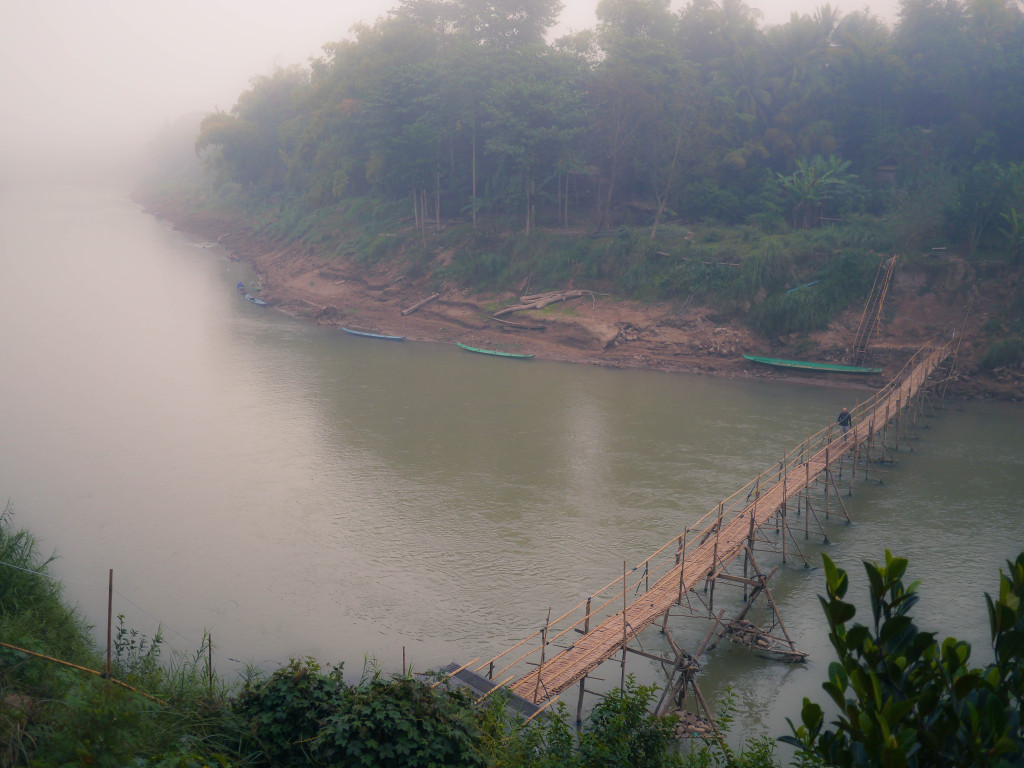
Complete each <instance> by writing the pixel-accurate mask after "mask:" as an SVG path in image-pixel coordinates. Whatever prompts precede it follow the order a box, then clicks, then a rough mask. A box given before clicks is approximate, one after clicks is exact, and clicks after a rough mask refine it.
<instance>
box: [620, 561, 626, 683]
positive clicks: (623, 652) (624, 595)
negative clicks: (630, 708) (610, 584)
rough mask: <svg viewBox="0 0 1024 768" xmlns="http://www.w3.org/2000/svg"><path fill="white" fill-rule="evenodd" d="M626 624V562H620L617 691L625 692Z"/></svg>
mask: <svg viewBox="0 0 1024 768" xmlns="http://www.w3.org/2000/svg"><path fill="white" fill-rule="evenodd" d="M627 627H628V622H627V621H626V561H625V560H623V561H622V682H621V683H620V684H619V690H622V691H624V690H626V638H627V634H628V633H627Z"/></svg>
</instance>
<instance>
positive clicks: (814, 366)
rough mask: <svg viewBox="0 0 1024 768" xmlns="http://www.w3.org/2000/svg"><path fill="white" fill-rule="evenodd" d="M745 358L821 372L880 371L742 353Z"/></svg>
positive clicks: (767, 363)
mask: <svg viewBox="0 0 1024 768" xmlns="http://www.w3.org/2000/svg"><path fill="white" fill-rule="evenodd" d="M743 357H745V358H746V359H747V360H751V361H753V362H755V363H764V364H765V365H773V366H775V367H776V368H795V369H797V370H801V371H821V372H822V373H881V372H882V369H881V368H864V367H862V366H859V365H839V364H838V363H812V362H809V361H807V360H782V359H780V358H778V357H757V356H756V355H744V356H743Z"/></svg>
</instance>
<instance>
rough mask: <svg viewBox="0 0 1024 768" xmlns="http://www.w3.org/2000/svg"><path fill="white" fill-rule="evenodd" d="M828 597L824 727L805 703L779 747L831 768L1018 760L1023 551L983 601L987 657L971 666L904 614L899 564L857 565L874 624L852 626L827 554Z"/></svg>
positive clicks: (910, 596)
mask: <svg viewBox="0 0 1024 768" xmlns="http://www.w3.org/2000/svg"><path fill="white" fill-rule="evenodd" d="M822 559H823V560H824V563H825V576H826V591H827V597H823V598H820V599H821V603H822V606H823V607H824V609H825V616H826V618H827V620H828V624H829V629H830V634H829V639H830V640H831V642H832V645H833V646H834V647H835V649H836V652H837V654H838V657H839V660H838V661H836V662H833V663H832V664H831V665H830V666H829V671H828V681H827V682H825V683H824V684H823V686H822V687H823V688H824V689H825V691H826V692H827V693H828V694H829V696H830V697H831V699H832V701H833V702H835V704H836V705H837V706H838V707H839V716H838V719H837V720H835V721H834V722H833V723H832V725H834V726H835V727H834V728H831V729H830V728H826V727H825V723H824V713H823V711H822V708H821V706H820V705H818V704H815V703H813V702H811V701H810V700H809V699H804V705H803V711H802V713H801V722H802V726H801V727H800V728H797V727H795V726H793V723H792V721H790V727H791V729H792V730H793V735H791V736H785V737H783V738H782V740H783V741H785V742H788V743H790V744H794V745H796V746H797V747H798V748H799V749H800V750H802V752H803V753H804V754H805V755H816V756H818V757H820V758H821V759H823V760H824V761H825V762H826V763H827V764H828V765H838V766H855V765H856V766H886V767H887V768H888V767H889V766H895V767H901V766H933V765H935V766H938V765H970V766H1002V765H1011V764H1019V761H1020V760H1021V759H1022V758H1024V729H1022V717H1021V715H1022V707H1024V665H1022V661H1024V599H1022V598H1024V553H1021V554H1020V555H1018V557H1017V559H1016V561H1015V562H1009V563H1008V564H1007V565H1008V566H1009V569H1008V572H1007V573H1001V574H1000V582H999V595H998V597H996V598H992V597H991V596H988V595H986V601H987V603H988V611H989V622H990V626H991V636H992V648H993V651H994V653H995V661H994V662H993V663H992V664H989V665H988V666H986V667H984V668H971V667H969V666H968V662H969V659H970V654H971V647H970V645H969V644H968V643H966V642H963V641H962V640H957V639H955V638H946V639H945V640H943V641H942V642H941V643H939V642H938V641H936V639H935V636H934V634H933V633H931V632H921V631H920V630H919V629H918V628H917V626H916V625H915V624H914V622H913V621H912V619H911V618H910V615H909V614H910V610H911V608H912V607H913V606H914V604H915V603H916V602H917V599H918V597H917V594H916V589H917V582H914V583H912V584H909V585H905V584H904V582H903V577H904V574H905V572H906V569H907V560H905V559H903V558H899V557H894V556H893V555H892V554H891V553H890V552H888V551H886V553H885V563H884V564H883V565H879V564H877V563H868V562H865V563H864V567H865V569H866V571H867V575H868V582H869V586H870V600H871V610H872V617H873V622H872V625H871V626H870V627H868V626H864V625H862V624H851V623H850V622H851V620H852V619H853V617H854V616H855V615H856V612H857V610H856V608H855V607H854V605H853V604H852V603H848V602H846V601H844V600H843V598H844V597H845V595H846V591H847V588H848V586H849V578H848V576H847V574H846V572H845V571H843V570H842V569H840V568H838V567H837V566H836V565H835V563H834V562H833V561H832V560H831V559H830V558H829V557H828V556H827V555H822Z"/></svg>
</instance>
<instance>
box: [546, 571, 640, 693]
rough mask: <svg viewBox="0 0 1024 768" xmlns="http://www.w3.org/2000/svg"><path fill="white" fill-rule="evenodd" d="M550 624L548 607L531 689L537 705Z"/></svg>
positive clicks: (549, 609)
mask: <svg viewBox="0 0 1024 768" xmlns="http://www.w3.org/2000/svg"><path fill="white" fill-rule="evenodd" d="M622 580H623V582H625V580H626V579H625V577H623V579H622ZM550 623H551V608H550V607H548V617H547V619H546V620H545V621H544V629H543V631H542V632H541V633H540V666H539V667H537V685H536V687H535V688H534V689H533V703H534V704H536V703H537V695H538V694H539V693H540V677H541V675H542V674H543V673H544V650H545V648H546V646H547V642H548V624H550Z"/></svg>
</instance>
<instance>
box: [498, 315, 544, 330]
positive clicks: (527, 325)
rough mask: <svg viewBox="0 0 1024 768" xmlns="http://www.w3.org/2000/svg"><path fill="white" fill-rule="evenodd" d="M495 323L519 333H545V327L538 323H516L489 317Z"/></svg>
mask: <svg viewBox="0 0 1024 768" xmlns="http://www.w3.org/2000/svg"><path fill="white" fill-rule="evenodd" d="M490 319H491V320H493V321H494V322H496V323H502V324H503V325H507V326H508V327H509V328H518V329H519V330H521V331H546V330H547V328H548V327H547V326H546V325H543V324H540V323H517V322H515V321H514V320H503V319H502V318H500V317H491V318H490Z"/></svg>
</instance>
